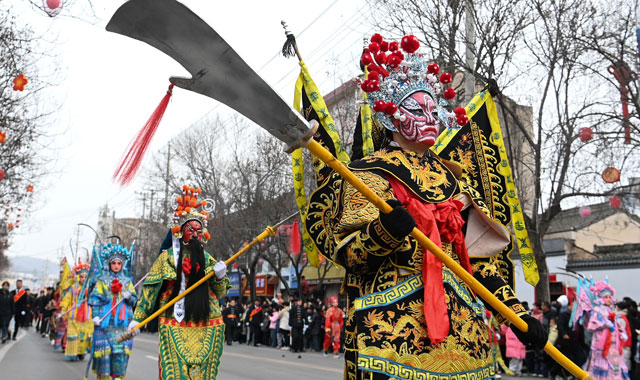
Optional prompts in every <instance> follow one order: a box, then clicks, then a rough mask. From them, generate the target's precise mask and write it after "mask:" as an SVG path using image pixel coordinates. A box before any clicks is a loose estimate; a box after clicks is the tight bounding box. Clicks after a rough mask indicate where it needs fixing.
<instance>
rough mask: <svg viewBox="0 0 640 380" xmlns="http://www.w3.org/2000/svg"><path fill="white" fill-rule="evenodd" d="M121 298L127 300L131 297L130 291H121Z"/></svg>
mask: <svg viewBox="0 0 640 380" xmlns="http://www.w3.org/2000/svg"><path fill="white" fill-rule="evenodd" d="M122 298H124V299H126V300H128V299H129V298H131V292H128V291H124V292H122Z"/></svg>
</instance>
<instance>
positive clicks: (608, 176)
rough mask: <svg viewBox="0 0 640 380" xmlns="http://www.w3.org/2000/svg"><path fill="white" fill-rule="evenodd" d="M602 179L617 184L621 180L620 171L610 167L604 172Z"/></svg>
mask: <svg viewBox="0 0 640 380" xmlns="http://www.w3.org/2000/svg"><path fill="white" fill-rule="evenodd" d="M602 179H603V180H604V181H605V182H606V183H616V182H618V181H619V180H620V170H618V169H616V168H614V167H613V166H610V167H608V168H606V169H604V171H603V172H602Z"/></svg>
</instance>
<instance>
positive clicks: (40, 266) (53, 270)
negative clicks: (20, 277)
mask: <svg viewBox="0 0 640 380" xmlns="http://www.w3.org/2000/svg"><path fill="white" fill-rule="evenodd" d="M9 262H10V266H9V270H10V271H12V272H18V273H31V274H34V275H36V276H42V272H43V271H44V270H46V271H47V274H48V275H49V274H54V275H55V274H58V272H59V270H60V269H59V266H58V259H49V262H48V263H47V260H46V259H40V258H37V257H28V256H19V257H9Z"/></svg>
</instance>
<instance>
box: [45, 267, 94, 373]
mask: <svg viewBox="0 0 640 380" xmlns="http://www.w3.org/2000/svg"><path fill="white" fill-rule="evenodd" d="M89 269H90V266H89V264H83V263H82V261H80V262H79V263H78V264H77V265H76V266H75V267H74V268H73V273H74V274H75V277H76V283H75V284H74V285H73V287H72V288H71V289H70V290H69V292H68V293H67V294H66V295H65V296H64V298H63V300H62V307H61V309H60V311H61V315H59V316H58V317H60V318H67V347H66V348H65V351H64V356H65V358H66V359H67V360H70V361H75V360H83V359H84V355H86V354H88V353H91V336H92V334H93V322H92V321H91V308H90V307H89V305H88V303H87V297H88V295H89V288H88V287H87V286H85V282H86V280H87V275H88V274H89ZM52 299H53V298H52ZM53 308H54V309H55V305H54V306H53Z"/></svg>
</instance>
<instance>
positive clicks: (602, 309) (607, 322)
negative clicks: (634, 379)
mask: <svg viewBox="0 0 640 380" xmlns="http://www.w3.org/2000/svg"><path fill="white" fill-rule="evenodd" d="M591 290H592V291H593V293H594V295H595V297H596V298H595V302H596V305H595V306H594V307H593V310H592V311H591V313H590V316H589V323H588V325H587V329H588V330H589V331H591V332H593V338H592V340H591V353H590V355H589V360H588V361H587V367H586V371H587V372H589V373H590V374H591V375H592V376H593V377H594V378H595V379H597V380H623V379H629V372H628V370H627V366H626V364H625V363H624V356H623V354H622V341H624V340H626V333H625V331H624V328H623V327H622V325H621V324H620V323H619V322H618V315H617V314H616V311H615V307H614V299H613V295H614V294H615V290H614V289H613V288H612V287H611V285H609V284H608V283H607V282H605V281H600V282H598V283H596V284H595V285H594V286H593V287H591Z"/></svg>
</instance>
